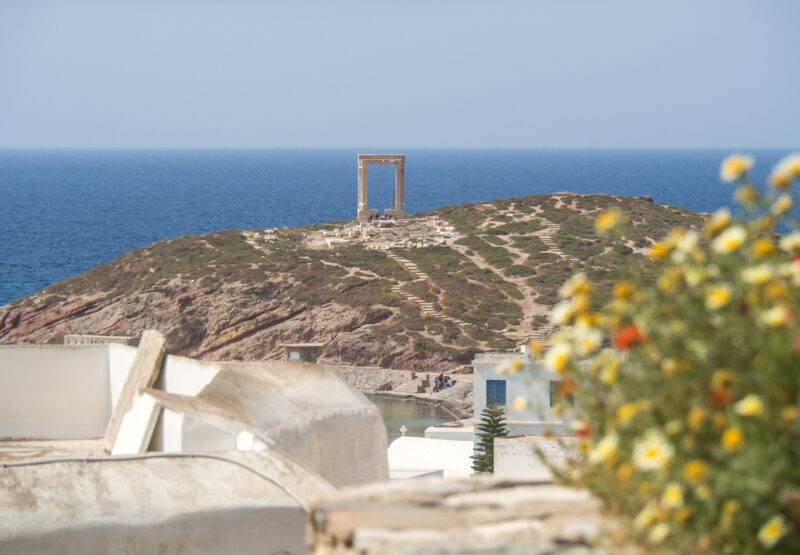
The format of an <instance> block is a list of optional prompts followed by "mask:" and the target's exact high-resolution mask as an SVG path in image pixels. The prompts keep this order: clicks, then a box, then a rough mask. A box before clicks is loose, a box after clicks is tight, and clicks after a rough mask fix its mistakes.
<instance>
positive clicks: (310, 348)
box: [281, 343, 325, 362]
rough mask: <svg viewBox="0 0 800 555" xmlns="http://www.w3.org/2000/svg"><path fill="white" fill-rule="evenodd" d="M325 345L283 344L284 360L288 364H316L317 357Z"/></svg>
mask: <svg viewBox="0 0 800 555" xmlns="http://www.w3.org/2000/svg"><path fill="white" fill-rule="evenodd" d="M324 346H325V343H284V344H282V345H281V347H283V353H284V357H285V358H284V360H288V361H290V362H317V356H318V355H319V352H320V349H322V347H324Z"/></svg>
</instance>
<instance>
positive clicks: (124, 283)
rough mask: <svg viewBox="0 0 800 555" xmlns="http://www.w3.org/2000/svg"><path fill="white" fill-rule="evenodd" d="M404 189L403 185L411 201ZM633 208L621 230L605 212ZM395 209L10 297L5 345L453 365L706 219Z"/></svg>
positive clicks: (570, 209) (527, 201) (593, 206)
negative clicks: (156, 343) (90, 337)
mask: <svg viewBox="0 0 800 555" xmlns="http://www.w3.org/2000/svg"><path fill="white" fill-rule="evenodd" d="M399 200H401V199H399V198H398V201H399ZM610 207H618V208H619V209H620V210H622V211H623V212H624V213H625V214H626V215H627V218H628V221H627V223H626V224H625V225H624V226H622V227H621V230H620V231H621V235H620V236H618V237H615V238H607V237H602V236H599V235H597V234H596V233H595V230H594V226H593V219H594V217H595V216H596V215H597V214H598V213H600V212H601V211H603V210H606V209H608V208H610ZM400 212H402V211H399V214H398V216H397V217H396V218H390V219H373V218H372V217H368V218H360V219H358V220H355V221H352V222H330V223H326V224H318V225H312V226H301V227H296V228H291V229H289V228H282V229H247V230H235V229H230V230H226V231H219V232H213V233H207V234H204V235H196V236H183V237H177V238H175V239H171V240H166V241H161V242H157V243H153V244H151V245H149V246H146V247H143V248H140V249H136V250H133V251H130V252H127V253H125V254H123V255H122V256H120V257H119V258H117V259H116V260H113V261H111V262H108V263H106V264H102V265H100V266H97V267H95V268H92V269H91V270H89V271H87V272H85V273H83V274H80V275H77V276H74V277H72V278H69V279H67V280H64V281H61V282H59V283H55V284H53V285H50V286H48V287H46V288H44V289H42V290H41V291H38V292H36V293H34V294H31V295H28V296H26V297H23V298H20V299H17V300H16V301H13V302H12V303H10V304H8V305H5V306H3V307H0V343H46V342H53V343H61V342H62V341H63V337H64V336H65V335H68V334H102V335H124V336H136V335H139V334H141V333H142V331H144V330H145V329H158V330H160V331H161V332H162V333H164V335H165V336H166V338H167V349H168V351H169V352H171V353H175V354H179V355H186V356H191V357H195V358H201V359H218V360H256V359H258V360H261V359H277V358H280V357H281V356H282V355H283V350H282V349H281V347H280V345H281V344H285V343H298V342H304V343H311V342H314V343H320V344H322V346H321V347H320V350H319V353H318V355H319V356H318V360H319V361H320V362H323V363H326V364H338V365H353V366H377V367H382V368H395V369H410V368H412V366H413V365H414V364H415V363H416V364H417V365H419V366H420V367H421V368H422V369H424V370H429V371H437V372H438V371H450V372H452V371H454V370H456V369H457V368H458V367H460V366H462V365H466V364H468V363H469V362H470V361H471V360H472V358H473V356H474V354H475V353H476V352H478V351H484V350H503V349H512V348H514V347H515V346H516V345H517V344H518V343H520V342H522V341H526V340H528V339H531V338H537V339H540V340H544V339H546V337H547V336H548V335H549V333H551V332H552V331H553V325H552V324H550V323H549V322H548V320H547V318H546V314H547V312H548V310H549V308H550V307H551V306H552V305H553V304H554V303H555V302H557V299H558V297H557V291H558V289H559V287H560V286H561V284H562V283H563V282H564V281H565V280H566V279H567V278H568V277H569V276H570V275H572V274H573V273H575V272H578V271H584V272H586V273H587V274H588V275H589V276H590V278H591V279H592V281H593V282H595V283H599V284H601V285H600V288H601V291H600V294H601V296H602V295H603V294H605V295H608V294H610V286H611V283H612V281H613V280H614V279H619V278H621V277H623V276H624V275H626V274H627V273H630V272H635V273H642V272H647V271H648V267H649V264H650V263H649V259H648V257H647V256H646V251H647V249H648V246H649V245H650V244H651V242H652V241H654V240H655V239H658V238H660V237H662V236H663V235H664V234H665V233H666V232H667V231H668V230H669V229H671V228H672V227H674V226H677V225H682V226H690V227H692V226H693V227H698V226H699V225H701V224H702V222H703V216H702V215H700V214H696V213H693V212H691V211H689V210H686V209H684V208H680V207H675V206H668V205H664V204H657V203H654V202H653V200H652V199H650V198H649V197H637V198H632V197H613V196H610V195H605V194H573V193H554V194H549V195H532V196H527V197H520V198H509V199H503V200H496V201H493V202H480V203H473V204H461V205H457V206H444V207H441V208H439V209H436V210H433V211H431V212H427V213H419V214H414V215H405V214H402V213H400Z"/></svg>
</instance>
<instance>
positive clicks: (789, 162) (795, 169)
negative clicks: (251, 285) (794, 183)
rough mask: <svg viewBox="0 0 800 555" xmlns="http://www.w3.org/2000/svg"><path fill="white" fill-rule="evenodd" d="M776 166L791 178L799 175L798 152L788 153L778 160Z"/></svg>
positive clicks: (799, 158)
mask: <svg viewBox="0 0 800 555" xmlns="http://www.w3.org/2000/svg"><path fill="white" fill-rule="evenodd" d="M778 167H779V168H780V169H781V171H782V172H783V173H786V174H787V175H789V176H790V177H792V178H794V177H798V176H800V154H798V153H795V154H790V155H789V156H787V157H786V158H784V159H783V160H781V161H780V162H778Z"/></svg>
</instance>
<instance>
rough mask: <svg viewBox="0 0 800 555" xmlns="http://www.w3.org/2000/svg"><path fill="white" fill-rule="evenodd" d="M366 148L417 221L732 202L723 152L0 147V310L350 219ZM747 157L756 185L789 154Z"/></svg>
mask: <svg viewBox="0 0 800 555" xmlns="http://www.w3.org/2000/svg"><path fill="white" fill-rule="evenodd" d="M368 152H400V153H405V154H406V203H405V209H406V211H407V212H412V213H413V212H419V211H427V210H431V209H433V208H437V207H439V206H443V205H451V204H459V203H464V202H477V201H488V200H494V199H499V198H506V197H513V196H523V195H530V194H536V193H552V192H557V191H572V192H577V193H599V192H603V193H611V194H614V195H625V196H641V195H649V196H651V197H652V198H653V199H654V200H655V201H656V202H665V203H669V204H674V205H678V206H683V207H685V208H689V209H691V210H695V211H704V212H709V211H713V210H716V209H717V208H719V207H721V206H725V205H730V204H731V200H730V199H731V193H732V191H731V187H730V185H726V184H723V183H721V182H720V181H719V178H718V168H719V164H720V162H721V160H722V159H723V158H724V157H725V156H726V155H728V154H730V153H731V152H732V150H731V149H724V150H722V149H702V150H681V149H670V150H644V149H628V150H613V149H612V150H605V149H591V150H582V149H413V148H380V149H377V148H362V149H344V148H342V149H252V150H240V149H213V150H204V149H192V150H173V149H166V150H147V149H132V150H83V149H82V150H0V305H3V304H5V303H7V302H10V301H12V300H14V299H16V298H18V297H21V296H23V295H26V294H29V293H32V292H34V291H37V290H39V289H41V288H42V287H45V286H46V285H48V284H51V283H54V282H57V281H60V280H62V279H65V278H67V277H70V276H72V275H75V274H78V273H81V272H84V271H86V270H88V269H89V268H91V267H93V266H95V265H97V264H100V263H103V262H108V261H110V260H113V259H114V258H116V257H117V256H119V255H121V254H122V253H124V252H126V251H128V250H130V249H135V248H138V247H142V246H145V245H148V244H150V243H152V242H154V241H160V240H162V239H168V238H174V237H178V236H181V235H188V234H197V233H205V232H209V231H215V230H222V229H230V228H238V229H246V228H264V227H282V226H289V227H291V226H295V225H301V224H311V223H319V222H326V221H330V220H348V219H352V218H353V217H354V216H355V213H356V203H357V188H356V183H357V169H356V156H357V154H358V153H368ZM747 152H748V153H750V154H752V155H753V156H754V157H755V158H756V167H755V170H754V176H755V177H756V179H757V180H760V181H761V182H763V180H764V178H765V177H766V175H767V174H768V173H769V169H770V168H771V166H772V165H773V164H775V162H777V161H778V160H779V159H780V158H781V157H783V156H785V155H786V154H789V151H788V150H785V149H756V150H753V149H750V150H748V151H747ZM393 195H394V167H393V166H370V168H369V204H370V207H371V208H381V209H383V208H388V207H390V203H391V198H392V196H393Z"/></svg>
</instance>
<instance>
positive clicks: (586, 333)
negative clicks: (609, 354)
mask: <svg viewBox="0 0 800 555" xmlns="http://www.w3.org/2000/svg"><path fill="white" fill-rule="evenodd" d="M602 341H603V335H602V334H601V333H600V332H599V331H598V330H596V329H592V328H586V327H578V328H575V345H576V348H577V349H576V350H577V351H578V354H579V355H583V356H585V355H588V354H589V353H590V352H592V351H593V350H594V349H596V348H597V347H599V346H600V343H601V342H602Z"/></svg>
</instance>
